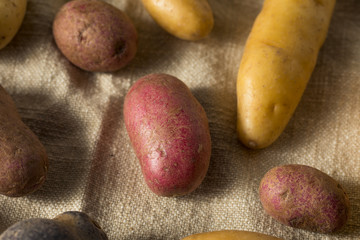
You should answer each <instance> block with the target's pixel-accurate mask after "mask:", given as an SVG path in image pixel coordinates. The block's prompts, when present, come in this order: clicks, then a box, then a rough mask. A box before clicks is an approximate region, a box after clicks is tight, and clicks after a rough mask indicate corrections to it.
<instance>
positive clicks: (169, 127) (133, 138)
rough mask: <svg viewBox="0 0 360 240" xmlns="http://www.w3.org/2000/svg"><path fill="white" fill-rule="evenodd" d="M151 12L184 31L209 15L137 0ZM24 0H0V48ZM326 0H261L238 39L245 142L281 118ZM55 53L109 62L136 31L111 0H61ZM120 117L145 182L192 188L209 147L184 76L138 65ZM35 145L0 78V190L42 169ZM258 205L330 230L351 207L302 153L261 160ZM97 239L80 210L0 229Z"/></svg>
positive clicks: (131, 44) (13, 235)
mask: <svg viewBox="0 0 360 240" xmlns="http://www.w3.org/2000/svg"><path fill="white" fill-rule="evenodd" d="M142 3H143V6H144V8H145V9H146V10H147V11H148V13H149V14H150V15H151V17H152V18H153V19H154V20H155V21H156V22H157V23H158V24H159V25H160V26H161V27H162V28H163V29H165V30H166V31H167V32H168V33H170V34H172V35H174V36H175V37H177V38H180V39H183V40H192V41H193V40H200V39H203V38H205V37H207V36H208V35H209V34H210V32H211V31H212V28H213V26H214V17H213V12H212V9H211V7H210V5H209V4H208V2H207V0H142ZM26 4H27V1H26V0H12V1H11V0H3V1H1V2H0V49H1V48H3V47H5V46H6V45H7V44H8V43H9V42H10V41H11V40H12V39H13V37H14V36H15V34H16V32H17V31H18V30H19V28H20V26H21V23H22V20H23V18H24V15H25V10H26ZM334 5H335V0H321V1H320V0H317V1H314V0H303V1H298V0H288V1H280V0H265V2H264V6H263V9H262V11H261V13H260V14H259V15H258V17H257V19H256V21H255V23H254V26H253V29H252V31H251V34H250V36H249V38H248V40H247V43H246V46H245V51H244V55H243V57H242V61H241V63H240V67H239V73H238V79H237V90H236V91H237V101H238V116H237V126H238V133H237V134H238V137H239V139H240V140H241V141H242V142H243V144H244V145H245V146H247V147H249V148H253V149H258V148H265V147H267V146H269V145H271V144H272V143H273V142H274V141H275V140H276V139H277V138H278V137H279V135H280V134H281V132H282V131H283V130H284V128H285V126H286V124H287V122H288V121H289V119H290V118H291V116H292V114H293V112H294V111H295V108H296V106H297V104H298V102H299V101H300V99H301V95H302V93H303V92H304V89H305V87H306V84H307V82H308V80H309V78H310V76H311V73H312V71H313V69H314V67H315V64H316V59H317V54H318V52H319V49H320V48H321V46H322V44H323V42H324V41H325V38H326V34H327V30H328V27H329V24H330V20H331V15H332V12H333V9H334ZM53 36H54V39H55V42H56V45H57V46H58V48H59V50H60V51H61V52H62V54H63V55H64V56H65V57H66V58H67V59H68V60H69V61H70V62H71V63H73V64H74V65H75V66H77V67H79V68H81V69H83V70H85V71H91V72H115V71H118V70H119V69H121V68H123V67H125V66H127V65H128V64H129V63H130V62H131V60H132V59H133V58H134V57H135V55H136V52H137V41H138V33H137V30H136V29H135V26H134V24H133V22H132V20H131V19H130V18H129V17H128V16H127V15H126V14H125V13H124V12H122V11H121V10H120V9H118V8H116V7H114V6H112V5H110V4H108V3H106V2H104V1H99V0H73V1H68V2H67V3H65V4H64V5H63V6H62V8H61V9H60V10H59V12H58V13H57V15H56V17H55V19H54V22H53ZM123 114H124V122H125V126H126V130H127V133H128V135H129V139H130V142H131V144H132V147H133V149H134V152H135V154H136V157H137V158H138V160H139V165H140V168H141V171H142V173H143V177H144V180H145V182H146V184H147V186H148V187H149V189H150V190H151V191H152V192H154V193H155V194H157V195H159V196H165V197H174V196H182V195H186V194H190V193H191V192H193V191H195V190H196V188H197V187H198V186H199V185H200V184H201V183H202V181H203V180H204V178H205V176H206V174H207V170H208V167H209V163H210V158H211V136H210V130H209V123H208V119H207V116H206V112H205V110H204V108H203V107H202V106H201V104H200V103H199V102H198V101H197V99H196V98H195V97H194V96H193V94H192V93H191V90H190V89H189V88H188V87H187V86H186V84H185V83H184V82H183V81H181V80H179V79H178V78H176V77H175V76H171V75H168V74H164V73H155V74H149V75H146V76H144V77H142V78H140V79H138V80H137V81H136V82H135V83H134V84H133V85H132V86H131V88H130V89H129V91H128V93H127V94H126V96H125V100H124V109H123ZM47 169H48V159H47V154H46V151H45V148H44V146H43V145H42V144H41V142H40V141H39V139H38V138H37V137H36V136H35V135H34V133H33V132H31V130H30V129H29V128H28V127H27V126H25V124H24V123H23V122H22V121H21V118H20V116H19V114H18V113H17V110H16V107H15V104H14V103H13V101H12V99H11V97H10V96H9V95H8V94H7V93H6V91H5V90H4V89H3V88H2V87H1V86H0V175H1V178H0V193H1V194H3V195H6V196H10V197H19V196H24V195H26V194H29V193H32V192H34V191H36V190H37V189H39V188H40V187H41V185H42V184H43V182H44V181H45V179H46V173H47ZM259 199H260V201H261V203H262V206H263V208H264V210H265V212H266V213H267V214H269V215H270V216H272V217H273V218H274V219H276V220H277V221H279V222H281V223H283V224H285V225H287V226H290V227H295V228H300V229H305V230H309V231H314V232H320V233H332V232H336V231H339V230H340V229H341V228H342V227H343V226H344V225H345V224H346V222H347V220H348V218H349V212H350V203H349V197H348V196H347V194H346V193H345V191H344V189H343V188H342V187H341V186H340V184H339V183H337V182H336V181H335V180H334V179H333V178H331V177H330V176H328V175H327V174H325V173H323V172H321V171H319V170H317V169H315V168H312V167H309V166H304V165H297V164H291V165H283V166H278V167H274V168H273V169H271V170H269V171H268V172H267V173H266V175H265V176H264V177H263V179H262V180H261V183H260V187H259ZM11 239H12V240H16V239H29V240H32V239H34V240H35V239H39V240H41V239H49V240H55V239H61V240H62V239H68V240H72V239H74V240H75V239H76V240H92V239H94V240H95V239H96V240H98V239H99V240H105V239H107V236H106V234H105V233H104V232H103V231H102V230H101V228H100V227H99V225H98V224H97V223H96V222H94V221H93V220H92V219H91V218H90V217H89V216H88V215H86V214H85V213H81V212H65V213H63V214H61V215H59V216H57V217H56V218H54V219H40V218H39V219H28V220H23V221H20V222H18V223H16V224H14V225H13V226H11V227H10V228H8V229H7V230H6V231H5V232H4V233H2V234H1V235H0V240H11ZM196 239H198V240H211V239H214V240H242V239H244V240H245V239H250V240H256V239H258V240H276V239H279V238H276V237H272V236H268V235H264V234H260V233H255V232H246V231H230V230H229V231H216V232H208V233H200V234H195V235H191V236H188V237H186V238H184V239H183V240H196Z"/></svg>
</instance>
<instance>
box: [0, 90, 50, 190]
mask: <svg viewBox="0 0 360 240" xmlns="http://www.w3.org/2000/svg"><path fill="white" fill-rule="evenodd" d="M47 169H48V158H47V154H46V151H45V148H44V146H43V145H42V144H41V142H40V141H39V139H38V138H37V136H36V135H35V134H34V133H33V132H32V131H31V130H30V129H29V128H28V127H27V126H26V125H25V124H24V123H23V122H22V120H21V118H20V116H19V114H18V112H17V109H16V106H15V104H14V102H13V100H12V99H11V97H10V96H9V94H8V93H7V92H6V91H5V90H4V88H3V87H1V86H0V194H3V195H6V196H10V197H20V196H24V195H26V194H29V193H32V192H34V191H36V190H37V189H39V188H40V187H41V185H42V184H43V182H44V181H45V178H46V173H47Z"/></svg>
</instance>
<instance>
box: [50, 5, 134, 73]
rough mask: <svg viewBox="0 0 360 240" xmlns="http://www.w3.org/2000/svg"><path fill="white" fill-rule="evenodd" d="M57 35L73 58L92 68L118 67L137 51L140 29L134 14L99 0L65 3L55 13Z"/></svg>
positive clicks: (64, 51)
mask: <svg viewBox="0 0 360 240" xmlns="http://www.w3.org/2000/svg"><path fill="white" fill-rule="evenodd" d="M53 35H54V38H55V41H56V44H57V46H58V47H59V49H60V50H61V52H62V53H63V54H64V55H65V57H66V58H67V59H69V61H70V62H72V63H73V64H74V65H76V66H78V67H80V68H82V69H84V70H87V71H91V72H98V71H99V72H114V71H117V70H119V69H121V68H123V67H125V66H126V65H127V64H128V63H129V62H130V61H131V60H132V59H133V58H134V57H135V54H136V51H137V31H136V29H135V27H134V25H133V23H132V21H131V20H130V18H129V17H128V16H127V15H126V14H125V13H123V12H122V11H121V10H120V9H117V8H115V7H114V6H112V5H110V4H108V3H106V2H103V1H98V0H75V1H70V2H67V3H66V4H64V6H63V7H62V8H61V9H60V11H59V12H58V13H57V15H56V17H55V20H54V23H53Z"/></svg>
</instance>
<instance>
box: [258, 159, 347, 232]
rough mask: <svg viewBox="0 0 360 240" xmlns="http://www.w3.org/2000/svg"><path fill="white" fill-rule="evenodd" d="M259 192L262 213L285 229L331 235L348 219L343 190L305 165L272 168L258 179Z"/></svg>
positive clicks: (320, 173)
mask: <svg viewBox="0 0 360 240" xmlns="http://www.w3.org/2000/svg"><path fill="white" fill-rule="evenodd" d="M259 193H260V200H261V203H262V205H263V207H264V209H265V212H267V213H268V214H269V215H270V216H272V217H273V218H274V219H276V220H277V221H279V222H281V223H283V224H285V225H287V226H291V227H295V228H300V229H305V230H309V231H314V232H320V233H332V232H336V231H339V230H340V229H341V228H342V227H343V226H344V225H345V224H346V222H347V220H348V218H349V212H350V203H349V198H348V196H347V194H346V193H345V191H344V189H343V188H342V187H341V186H340V184H339V183H337V182H336V181H335V180H334V179H333V178H332V177H330V176H329V175H327V174H325V173H323V172H321V171H320V170H318V169H316V168H312V167H309V166H305V165H298V164H290V165H284V166H279V167H275V168H272V169H271V170H269V171H268V172H267V173H266V174H265V176H264V177H263V179H262V180H261V183H260V187H259Z"/></svg>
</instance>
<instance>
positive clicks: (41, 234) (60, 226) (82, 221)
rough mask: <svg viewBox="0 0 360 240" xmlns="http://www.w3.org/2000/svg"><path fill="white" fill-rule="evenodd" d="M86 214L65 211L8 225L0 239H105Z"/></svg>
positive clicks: (97, 226) (96, 225)
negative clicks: (46, 217)
mask: <svg viewBox="0 0 360 240" xmlns="http://www.w3.org/2000/svg"><path fill="white" fill-rule="evenodd" d="M107 239H108V238H107V236H106V234H105V233H104V232H103V230H101V228H100V227H99V225H98V224H97V223H96V222H94V221H93V220H92V219H91V218H90V217H89V216H88V215H87V214H85V213H82V212H65V213H63V214H60V215H59V216H57V217H56V218H54V219H44V218H33V219H27V220H23V221H20V222H18V223H16V224H14V225H12V226H10V227H9V228H8V229H7V230H5V232H3V233H2V234H1V235H0V240H107Z"/></svg>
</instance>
